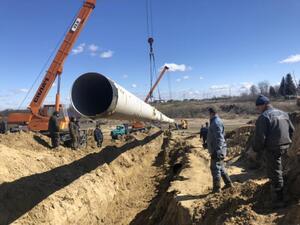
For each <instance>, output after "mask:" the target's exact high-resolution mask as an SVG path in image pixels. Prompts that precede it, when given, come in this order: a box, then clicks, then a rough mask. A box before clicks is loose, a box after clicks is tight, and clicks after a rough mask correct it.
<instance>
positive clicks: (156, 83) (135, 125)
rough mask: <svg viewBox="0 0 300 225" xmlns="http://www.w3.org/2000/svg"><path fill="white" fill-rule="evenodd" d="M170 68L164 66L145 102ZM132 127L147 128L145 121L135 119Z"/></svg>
mask: <svg viewBox="0 0 300 225" xmlns="http://www.w3.org/2000/svg"><path fill="white" fill-rule="evenodd" d="M168 69H169V67H167V66H164V68H163V69H162V71H161V72H160V74H159V76H158V78H157V80H156V82H155V83H154V85H153V86H152V87H151V89H150V91H149V93H148V94H147V97H146V98H145V100H144V102H146V103H147V102H148V100H149V98H150V97H151V96H152V94H153V91H154V90H155V88H156V87H157V85H158V83H159V81H160V80H161V78H162V77H163V75H164V74H165V73H166V72H167V70H168ZM132 128H133V129H144V128H145V124H144V123H143V122H140V121H135V122H133V123H132Z"/></svg>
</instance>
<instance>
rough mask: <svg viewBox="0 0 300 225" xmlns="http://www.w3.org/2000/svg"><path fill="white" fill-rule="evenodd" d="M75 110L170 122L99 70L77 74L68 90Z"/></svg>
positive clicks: (112, 117) (100, 116)
mask: <svg viewBox="0 0 300 225" xmlns="http://www.w3.org/2000/svg"><path fill="white" fill-rule="evenodd" d="M71 101H72V105H73V107H74V108H75V110H76V111H77V112H78V113H80V114H81V115H83V116H86V117H90V118H93V119H96V118H108V119H117V120H138V121H160V122H165V123H174V120H173V119H170V118H169V117H167V116H166V115H164V114H163V113H161V112H160V111H158V110H156V109H155V108H154V107H152V106H151V105H149V104H147V103H145V102H144V101H142V100H141V99H139V98H138V97H136V96H135V95H133V94H132V93H130V92H128V91H127V90H125V89H124V88H123V87H121V86H120V85H118V84H117V83H115V82H114V81H112V80H111V79H109V78H107V77H105V76H104V75H102V74H99V73H85V74H83V75H81V76H80V77H78V78H77V79H76V80H75V82H74V84H73V86H72V90H71Z"/></svg>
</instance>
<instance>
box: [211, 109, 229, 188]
mask: <svg viewBox="0 0 300 225" xmlns="http://www.w3.org/2000/svg"><path fill="white" fill-rule="evenodd" d="M208 111H209V116H210V126H209V128H208V134H207V148H208V151H209V153H210V156H211V161H210V170H211V174H212V177H213V192H219V191H220V189H221V177H222V179H223V181H224V183H225V186H224V188H229V187H232V182H231V179H230V177H229V175H228V174H227V172H226V169H225V164H224V159H225V157H226V148H227V147H226V141H225V138H224V134H225V132H224V125H223V122H222V120H221V119H220V117H219V116H218V115H217V111H216V109H215V108H209V109H208Z"/></svg>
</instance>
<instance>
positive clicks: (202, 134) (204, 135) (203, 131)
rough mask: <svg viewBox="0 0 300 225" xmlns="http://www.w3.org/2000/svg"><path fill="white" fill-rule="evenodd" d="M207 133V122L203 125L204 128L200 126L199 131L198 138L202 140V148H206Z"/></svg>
mask: <svg viewBox="0 0 300 225" xmlns="http://www.w3.org/2000/svg"><path fill="white" fill-rule="evenodd" d="M207 133H208V122H206V123H205V127H204V126H203V125H202V126H201V129H200V138H202V146H203V148H207V142H206V140H207Z"/></svg>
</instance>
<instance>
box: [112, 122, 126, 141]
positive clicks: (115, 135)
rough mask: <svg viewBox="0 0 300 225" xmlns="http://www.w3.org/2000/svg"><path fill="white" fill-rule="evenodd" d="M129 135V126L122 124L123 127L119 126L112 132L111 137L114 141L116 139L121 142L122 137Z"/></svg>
mask: <svg viewBox="0 0 300 225" xmlns="http://www.w3.org/2000/svg"><path fill="white" fill-rule="evenodd" d="M129 133H130V130H129V127H128V124H122V125H117V127H116V128H115V129H113V130H112V131H111V132H110V136H111V138H112V139H113V140H115V139H118V140H120V139H121V138H122V137H124V136H125V135H128V134H129Z"/></svg>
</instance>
